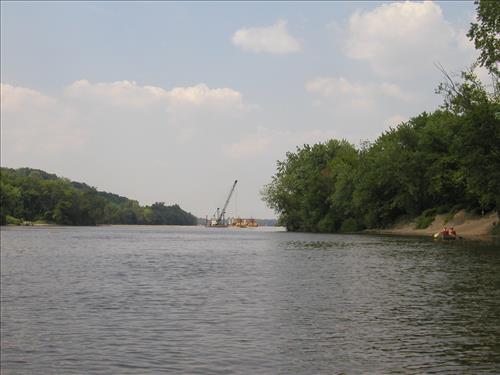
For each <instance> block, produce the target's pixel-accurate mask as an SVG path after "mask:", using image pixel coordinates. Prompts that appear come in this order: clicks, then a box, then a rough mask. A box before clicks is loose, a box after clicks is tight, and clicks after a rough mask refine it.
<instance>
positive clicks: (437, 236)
mask: <svg viewBox="0 0 500 375" xmlns="http://www.w3.org/2000/svg"><path fill="white" fill-rule="evenodd" d="M459 238H460V237H458V236H454V235H453V234H449V233H444V232H438V233H436V234H435V235H434V239H435V240H443V241H453V240H457V239H459Z"/></svg>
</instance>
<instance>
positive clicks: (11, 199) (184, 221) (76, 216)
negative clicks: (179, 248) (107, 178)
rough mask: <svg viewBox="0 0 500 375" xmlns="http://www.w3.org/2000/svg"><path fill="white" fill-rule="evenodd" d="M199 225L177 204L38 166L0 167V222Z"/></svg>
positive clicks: (194, 218)
mask: <svg viewBox="0 0 500 375" xmlns="http://www.w3.org/2000/svg"><path fill="white" fill-rule="evenodd" d="M25 221H28V222H46V223H54V224H61V225H98V224H152V225H157V224H172V225H196V223H197V220H196V217H195V216H193V215H191V214H190V213H188V212H186V211H184V210H182V209H181V208H180V207H179V206H178V205H177V204H175V205H172V206H166V205H165V204H164V203H163V202H157V203H154V204H152V205H151V206H140V205H139V203H138V202H137V201H135V200H131V199H128V198H125V197H122V196H119V195H116V194H112V193H107V192H103V191H98V190H97V189H96V188H94V187H91V186H88V185H86V184H84V183H80V182H74V181H70V180H68V179H65V178H60V177H58V176H56V175H54V174H50V173H47V172H44V171H41V170H38V169H31V168H19V169H10V168H1V169H0V223H1V224H2V225H5V224H8V223H11V224H16V223H21V222H25Z"/></svg>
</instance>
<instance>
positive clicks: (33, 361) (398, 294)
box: [1, 226, 500, 375]
mask: <svg viewBox="0 0 500 375" xmlns="http://www.w3.org/2000/svg"><path fill="white" fill-rule="evenodd" d="M1 372H2V374H3V375H6V374H126V373H134V374H152V373H154V374H160V373H176V374H341V373H342V374H360V373H369V374H378V373H384V374H388V373H443V374H459V373H468V374H480V373H481V374H498V373H500V247H499V246H498V244H497V245H495V244H492V243H489V244H488V243H480V242H477V243H475V242H458V241H457V242H455V243H440V242H433V241H431V240H429V239H418V238H398V237H382V236H368V235H321V234H303V233H286V232H280V231H277V230H276V229H274V228H269V229H266V228H259V229H255V230H254V229H229V228H227V229H220V228H219V229H216V228H202V227H168V226H161V227H146V226H115V227H95V228H88V227H50V228H15V227H9V228H3V229H2V231H1Z"/></svg>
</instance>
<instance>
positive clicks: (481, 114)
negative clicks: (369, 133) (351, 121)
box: [262, 1, 500, 232]
mask: <svg viewBox="0 0 500 375" xmlns="http://www.w3.org/2000/svg"><path fill="white" fill-rule="evenodd" d="M477 5H478V15H477V21H478V22H477V23H473V24H472V25H471V29H470V31H469V34H468V36H469V37H470V38H471V39H472V40H473V41H474V42H475V45H476V48H478V49H479V50H480V52H481V54H480V57H479V59H478V61H477V62H476V63H475V64H474V65H473V66H472V68H471V69H469V70H467V71H465V72H463V73H462V74H461V76H460V80H459V81H458V82H457V81H455V80H454V79H453V78H452V77H451V76H450V75H449V74H448V73H447V72H446V71H445V70H444V69H442V71H443V73H444V75H445V81H444V82H443V83H441V84H440V85H439V87H438V90H437V91H438V92H439V93H441V94H442V95H443V96H444V103H443V106H442V108H441V109H439V110H437V111H435V112H433V113H426V112H424V113H422V114H420V115H418V116H416V117H414V118H412V119H410V120H409V121H408V122H405V123H401V124H400V125H399V126H397V127H396V128H395V129H390V130H389V131H387V132H385V133H384V134H382V135H381V136H380V137H379V138H378V139H377V140H376V141H375V142H373V143H371V144H369V143H366V144H364V145H363V146H361V147H360V148H355V147H354V146H353V145H351V144H349V143H348V142H347V141H344V140H343V141H338V140H331V141H329V142H326V143H320V144H315V145H313V146H309V145H304V146H303V147H299V148H297V150H296V152H289V153H287V154H286V159H285V160H284V161H278V164H277V171H276V174H275V175H274V176H273V178H272V181H271V183H270V184H268V185H266V186H265V187H264V189H263V192H262V194H263V198H264V200H265V201H266V203H267V204H268V206H269V207H271V208H273V209H274V210H275V211H276V212H277V213H278V214H279V216H280V221H281V224H283V225H285V226H286V227H287V229H288V230H292V231H312V232H337V231H340V232H352V231H356V230H359V229H363V228H379V227H385V226H388V225H391V224H393V223H394V222H395V221H397V220H398V219H400V218H402V217H412V218H413V217H418V220H417V225H419V226H420V227H425V226H427V225H428V224H429V223H430V222H431V221H432V219H433V215H435V214H436V213H444V212H450V211H451V212H453V211H454V210H457V209H459V208H465V209H469V210H476V211H478V212H487V211H491V210H498V209H499V208H500V100H499V92H500V90H499V86H498V85H499V83H498V78H499V77H498V59H499V55H498V53H499V48H498V47H499V39H498V38H499V26H500V18H499V17H500V3H499V2H497V1H479V2H478V3H477ZM477 65H481V66H485V67H486V68H487V69H488V71H489V72H490V74H491V77H492V80H493V90H492V91H493V92H488V91H487V90H486V88H485V86H484V85H483V84H482V83H481V82H480V81H479V80H478V79H477V77H476V76H475V75H474V68H475V67H476V66H477Z"/></svg>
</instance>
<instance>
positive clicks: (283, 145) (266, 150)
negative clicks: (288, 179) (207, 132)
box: [223, 127, 338, 160]
mask: <svg viewBox="0 0 500 375" xmlns="http://www.w3.org/2000/svg"><path fill="white" fill-rule="evenodd" d="M336 136H338V134H337V133H336V132H335V131H325V130H319V129H314V130H296V131H289V130H276V129H269V128H265V127H258V128H257V131H255V132H252V133H247V134H245V135H244V137H243V138H241V139H240V140H238V141H236V142H233V143H229V144H226V145H225V147H224V149H223V153H224V154H225V155H226V156H228V157H230V158H232V159H254V160H255V159H256V158H258V157H262V158H264V159H266V160H269V159H271V160H272V159H275V158H282V157H283V156H284V155H285V153H286V152H287V151H290V150H294V149H295V148H296V146H301V145H303V144H315V143H318V142H325V141H327V140H329V139H332V138H335V137H336Z"/></svg>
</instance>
